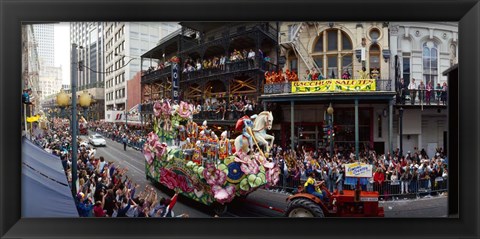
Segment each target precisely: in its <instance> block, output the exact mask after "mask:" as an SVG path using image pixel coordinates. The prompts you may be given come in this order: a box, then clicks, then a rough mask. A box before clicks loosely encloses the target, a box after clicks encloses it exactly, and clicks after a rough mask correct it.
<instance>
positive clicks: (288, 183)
mask: <svg viewBox="0 0 480 239" xmlns="http://www.w3.org/2000/svg"><path fill="white" fill-rule="evenodd" d="M334 152H335V153H334V155H333V157H331V156H330V155H329V152H327V151H326V150H325V149H319V150H316V151H315V150H306V149H305V148H304V147H302V148H301V149H298V148H297V149H296V150H290V149H288V148H287V149H286V150H283V149H282V148H281V147H279V146H276V145H275V146H274V147H273V149H272V154H273V156H274V161H275V162H277V163H279V164H280V167H281V169H283V170H282V174H281V180H280V182H279V185H278V187H285V188H287V189H290V190H292V191H295V190H296V189H297V188H298V187H299V186H303V185H304V183H305V182H306V181H307V180H308V179H309V176H311V175H312V173H313V175H314V179H316V180H317V181H324V183H325V184H326V187H327V188H328V190H329V191H330V192H333V191H335V190H338V191H343V189H344V188H350V189H353V188H354V187H355V182H351V181H349V180H347V178H346V177H345V167H344V165H345V164H348V163H354V162H358V161H360V162H362V163H367V164H371V165H373V177H372V178H368V179H366V180H365V181H364V182H365V183H366V184H365V185H363V186H362V187H363V189H364V190H370V191H378V192H379V194H380V195H381V196H382V198H384V197H386V196H387V195H402V194H404V195H405V194H415V193H419V190H420V189H425V190H426V191H442V190H443V191H446V180H447V178H448V168H447V165H448V158H447V157H446V155H445V153H444V151H443V149H441V148H439V149H437V152H436V153H435V155H431V156H429V155H427V153H426V151H425V150H424V149H422V150H417V149H415V151H414V152H413V153H412V152H407V154H405V155H403V156H401V155H400V154H399V150H398V149H397V150H396V151H395V152H394V154H393V155H391V154H390V153H387V154H381V155H379V154H377V153H376V152H375V151H374V150H370V149H368V148H365V149H364V150H362V151H361V152H360V154H359V160H358V159H356V158H355V154H354V152H355V151H354V149H353V148H352V149H347V150H343V151H339V149H338V148H337V149H335V151H334Z"/></svg>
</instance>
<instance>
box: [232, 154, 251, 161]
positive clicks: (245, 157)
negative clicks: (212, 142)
mask: <svg viewBox="0 0 480 239" xmlns="http://www.w3.org/2000/svg"><path fill="white" fill-rule="evenodd" d="M249 159H250V156H248V155H247V153H245V152H243V151H238V152H235V159H234V160H235V162H240V163H246V162H247V161H248V160H249Z"/></svg>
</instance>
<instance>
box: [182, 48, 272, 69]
mask: <svg viewBox="0 0 480 239" xmlns="http://www.w3.org/2000/svg"><path fill="white" fill-rule="evenodd" d="M258 54H259V56H260V57H261V58H263V52H262V50H260V49H258ZM255 56H256V53H255V51H254V50H253V49H250V50H249V51H247V49H243V50H242V51H240V50H237V49H234V50H233V52H231V53H230V56H226V55H220V56H213V57H210V58H208V59H203V60H202V59H200V58H199V59H195V60H194V59H192V58H187V59H186V60H185V62H184V64H183V71H182V72H183V73H188V72H193V71H200V70H202V69H220V70H225V69H226V68H225V66H226V64H227V63H234V62H239V61H248V62H249V65H250V66H254V64H255V61H256V57H255ZM267 60H268V59H267Z"/></svg>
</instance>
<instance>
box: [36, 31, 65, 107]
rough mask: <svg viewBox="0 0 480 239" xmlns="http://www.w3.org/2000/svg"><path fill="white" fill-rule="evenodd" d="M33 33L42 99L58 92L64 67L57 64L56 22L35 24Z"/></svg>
mask: <svg viewBox="0 0 480 239" xmlns="http://www.w3.org/2000/svg"><path fill="white" fill-rule="evenodd" d="M33 35H34V38H35V43H36V45H37V53H38V60H39V63H40V64H39V67H40V68H39V70H40V71H39V87H40V88H39V92H40V95H39V97H40V100H43V99H45V97H47V96H49V95H52V94H56V93H57V92H58V91H59V90H60V88H61V87H62V68H61V67H56V66H55V41H54V39H55V30H54V24H34V25H33Z"/></svg>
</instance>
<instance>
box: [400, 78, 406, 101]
mask: <svg viewBox="0 0 480 239" xmlns="http://www.w3.org/2000/svg"><path fill="white" fill-rule="evenodd" d="M398 91H399V94H400V103H401V104H405V96H406V94H407V86H406V85H405V81H404V80H403V78H400V84H399V85H398Z"/></svg>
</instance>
